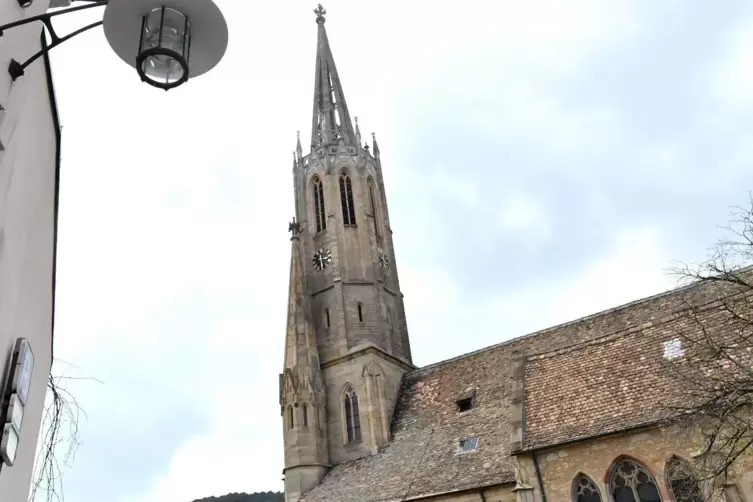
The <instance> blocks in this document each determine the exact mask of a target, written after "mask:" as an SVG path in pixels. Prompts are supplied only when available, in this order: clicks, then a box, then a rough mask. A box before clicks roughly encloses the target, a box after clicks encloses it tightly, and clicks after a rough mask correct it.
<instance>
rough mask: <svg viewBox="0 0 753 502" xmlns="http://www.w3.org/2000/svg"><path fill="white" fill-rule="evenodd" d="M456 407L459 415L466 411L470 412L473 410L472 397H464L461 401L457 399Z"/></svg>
mask: <svg viewBox="0 0 753 502" xmlns="http://www.w3.org/2000/svg"><path fill="white" fill-rule="evenodd" d="M457 405H458V411H459V412H460V413H464V412H466V411H471V409H472V408H473V398H472V397H466V398H463V399H458V401H457Z"/></svg>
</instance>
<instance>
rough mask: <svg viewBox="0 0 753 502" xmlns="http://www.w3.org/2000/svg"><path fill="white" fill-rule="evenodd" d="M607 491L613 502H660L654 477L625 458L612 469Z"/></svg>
mask: <svg viewBox="0 0 753 502" xmlns="http://www.w3.org/2000/svg"><path fill="white" fill-rule="evenodd" d="M609 491H610V493H611V494H612V497H613V498H614V502H661V495H659V487H658V486H657V484H656V480H655V479H654V477H653V476H652V475H651V474H649V472H648V471H647V470H646V468H645V467H643V466H641V465H639V464H637V463H636V462H634V461H632V460H630V459H627V458H626V459H623V460H621V461H619V462H618V463H617V464H616V465H615V466H614V468H613V469H612V473H611V475H610V476H609Z"/></svg>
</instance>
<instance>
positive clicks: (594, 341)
mask: <svg viewBox="0 0 753 502" xmlns="http://www.w3.org/2000/svg"><path fill="white" fill-rule="evenodd" d="M746 294H750V293H749V292H748V291H743V292H739V293H732V294H730V295H728V296H726V297H724V298H715V299H713V300H709V301H707V302H706V303H700V304H697V305H687V306H685V307H682V308H679V309H677V310H674V311H672V312H670V313H668V314H666V315H664V316H662V317H659V318H657V319H654V320H651V321H646V322H643V323H641V324H638V325H636V326H629V327H627V328H622V329H618V330H615V331H611V332H609V333H605V334H603V335H600V336H597V337H594V338H591V339H590V340H584V341H581V342H577V343H574V344H572V345H568V346H567V347H560V348H558V349H554V350H550V351H546V352H539V353H535V354H529V355H526V361H540V360H542V359H548V358H550V357H556V356H560V355H562V354H567V353H569V352H575V351H577V350H581V349H582V348H584V347H590V346H592V345H599V344H602V343H608V342H610V341H612V340H616V339H618V338H622V337H623V336H628V335H632V334H635V333H639V332H641V331H643V330H646V329H649V328H652V327H654V326H661V325H662V324H666V323H668V322H670V321H674V320H675V319H679V318H680V317H682V316H684V315H685V314H687V312H688V311H689V310H692V309H694V308H697V309H699V310H701V311H706V310H710V309H713V308H715V307H719V306H722V305H723V302H724V300H727V299H729V298H732V297H734V296H738V295H746Z"/></svg>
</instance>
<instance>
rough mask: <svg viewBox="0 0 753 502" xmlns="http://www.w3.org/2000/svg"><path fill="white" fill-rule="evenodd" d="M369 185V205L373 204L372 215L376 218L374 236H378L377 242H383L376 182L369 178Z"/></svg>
mask: <svg viewBox="0 0 753 502" xmlns="http://www.w3.org/2000/svg"><path fill="white" fill-rule="evenodd" d="M367 185H368V186H369V203H370V204H371V214H372V216H373V218H374V235H375V236H376V239H377V242H381V240H382V236H381V234H380V233H379V215H378V214H377V211H378V210H377V204H376V201H377V199H376V188H375V187H374V180H373V179H371V178H369V181H368V182H367Z"/></svg>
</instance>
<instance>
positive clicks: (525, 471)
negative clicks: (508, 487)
mask: <svg viewBox="0 0 753 502" xmlns="http://www.w3.org/2000/svg"><path fill="white" fill-rule="evenodd" d="M695 453H696V448H695V446H694V445H693V442H692V441H691V440H690V438H689V437H688V434H687V433H686V432H683V431H682V430H679V429H672V428H664V427H654V428H650V429H643V430H638V431H635V432H630V433H624V434H618V435H615V436H608V437H602V438H596V439H592V440H588V441H583V442H578V443H573V444H570V445H565V446H562V447H558V448H550V449H546V450H541V451H539V452H537V458H538V463H539V469H540V473H541V478H542V482H543V485H544V491H545V492H546V499H547V501H563V502H564V501H571V500H573V496H572V494H573V491H572V490H573V481H574V480H575V478H576V477H577V476H578V475H579V474H581V473H582V474H585V475H586V476H588V477H589V478H591V480H593V482H594V483H595V484H596V486H597V487H598V489H599V491H600V492H601V500H602V501H603V502H607V501H611V500H612V499H611V496H610V495H609V493H608V491H609V486H608V483H609V475H610V472H611V470H612V467H613V466H614V465H615V463H616V462H618V461H619V460H621V459H623V458H626V457H627V458H629V459H631V460H633V461H635V462H637V463H639V464H640V465H642V466H643V467H645V468H646V469H647V470H648V471H649V473H650V474H651V475H652V476H653V477H654V479H655V480H656V482H657V485H658V487H659V490H660V493H661V496H662V500H664V501H665V502H672V501H674V498H673V497H672V494H671V492H670V489H669V485H668V483H667V472H666V466H667V462H668V460H669V459H670V458H671V457H672V456H677V457H679V458H681V459H685V460H692V459H693V456H694V454H695ZM518 463H519V466H520V477H521V478H522V479H523V481H524V483H525V484H527V485H529V486H530V487H531V493H532V497H531V499H530V500H531V502H534V501H536V502H538V501H541V500H542V497H541V494H540V490H539V486H538V481H537V476H536V471H535V467H534V464H533V457H532V456H531V454H524V455H520V456H519V457H518ZM740 464H741V465H738V466H737V472H738V476H737V477H736V478H735V479H732V480H730V482H729V483H727V486H726V487H725V486H722V483H719V486H718V490H717V491H716V495H719V494H720V493H719V491H725V490H726V491H727V492H737V493H739V494H740V497H741V498H740V499H739V500H735V499H734V498H728V499H727V500H729V502H747V501H753V490H752V488H753V486H751V483H750V480H751V479H752V476H751V474H753V472H751V467H753V462H751V459H747V458H746V459H743V460H742V461H741V463H740ZM746 473H747V474H746ZM733 478H734V477H733ZM728 497H729V496H728ZM524 500H526V501H527V499H523V498H521V499H520V501H519V502H521V501H524ZM716 500H722V501H723V500H725V499H724V498H717V499H716Z"/></svg>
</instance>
